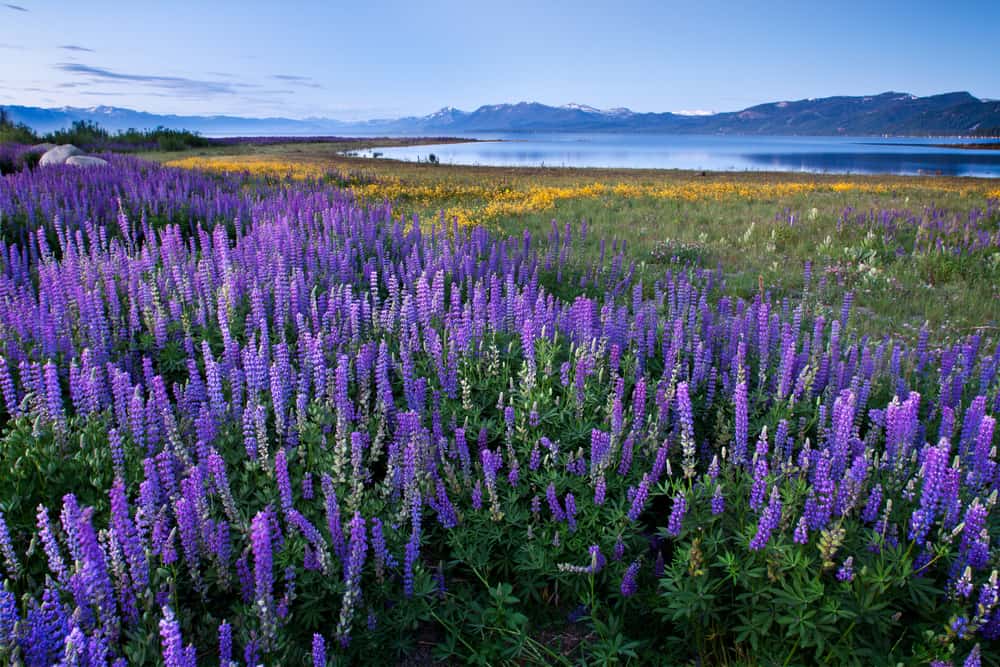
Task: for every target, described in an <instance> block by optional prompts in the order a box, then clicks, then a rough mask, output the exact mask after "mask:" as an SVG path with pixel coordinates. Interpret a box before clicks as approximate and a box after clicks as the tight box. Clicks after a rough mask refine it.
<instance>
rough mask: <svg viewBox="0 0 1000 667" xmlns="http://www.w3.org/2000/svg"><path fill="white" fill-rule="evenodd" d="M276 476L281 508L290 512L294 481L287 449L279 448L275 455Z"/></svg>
mask: <svg viewBox="0 0 1000 667" xmlns="http://www.w3.org/2000/svg"><path fill="white" fill-rule="evenodd" d="M274 477H275V479H276V480H277V482H278V495H279V496H280V498H281V510H282V511H283V512H288V511H289V510H291V509H292V503H293V498H292V482H291V479H290V478H289V476H288V459H287V458H286V456H285V450H284V449H279V450H278V451H277V453H276V454H275V455H274Z"/></svg>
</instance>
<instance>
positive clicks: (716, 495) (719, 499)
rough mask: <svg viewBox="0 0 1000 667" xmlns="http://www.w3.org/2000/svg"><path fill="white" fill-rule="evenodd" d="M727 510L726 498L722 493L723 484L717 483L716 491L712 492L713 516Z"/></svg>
mask: <svg viewBox="0 0 1000 667" xmlns="http://www.w3.org/2000/svg"><path fill="white" fill-rule="evenodd" d="M725 511H726V499H725V497H724V496H723V495H722V486H721V485H719V484H716V485H715V491H714V492H713V493H712V516H718V515H720V514H722V513H723V512H725Z"/></svg>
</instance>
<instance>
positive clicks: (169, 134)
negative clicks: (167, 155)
mask: <svg viewBox="0 0 1000 667" xmlns="http://www.w3.org/2000/svg"><path fill="white" fill-rule="evenodd" d="M8 143H10V144H37V143H53V144H73V145H74V146H76V147H78V148H81V149H83V150H85V151H88V152H100V151H114V152H124V153H129V152H135V151H143V150H161V151H179V150H184V149H185V148H201V147H204V146H210V145H211V144H212V141H211V140H210V139H206V138H205V137H202V136H200V135H199V134H197V133H196V132H190V131H188V130H171V129H168V128H165V127H158V128H156V129H155V130H135V129H129V130H123V131H118V132H115V133H111V132H109V131H108V130H106V129H104V128H103V127H101V126H100V125H98V124H97V123H94V122H91V121H85V120H78V121H75V122H74V123H73V124H72V125H71V126H70V127H68V128H65V129H62V130H55V131H53V132H49V133H48V134H43V135H39V134H37V133H35V131H34V130H32V129H31V128H30V127H28V126H27V125H25V124H24V123H15V122H14V121H13V119H11V118H10V116H9V115H8V114H7V112H6V110H4V109H2V108H0V144H8Z"/></svg>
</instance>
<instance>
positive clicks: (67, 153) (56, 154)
mask: <svg viewBox="0 0 1000 667" xmlns="http://www.w3.org/2000/svg"><path fill="white" fill-rule="evenodd" d="M74 155H83V151H81V150H80V149H79V148H77V147H76V146H74V145H73V144H64V145H62V146H56V147H55V148H50V149H49V150H47V151H45V155H43V156H42V159H41V160H39V161H38V164H40V165H41V166H43V167H48V166H50V165H53V164H65V163H66V160H67V159H68V158H71V157H73V156H74Z"/></svg>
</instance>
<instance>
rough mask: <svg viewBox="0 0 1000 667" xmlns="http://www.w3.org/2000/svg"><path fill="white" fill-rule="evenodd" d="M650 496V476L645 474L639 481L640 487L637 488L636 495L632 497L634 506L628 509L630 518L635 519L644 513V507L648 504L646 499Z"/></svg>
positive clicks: (630, 519)
mask: <svg viewBox="0 0 1000 667" xmlns="http://www.w3.org/2000/svg"><path fill="white" fill-rule="evenodd" d="M648 497H649V477H648V476H643V478H642V481H641V482H639V488H638V489H636V492H635V497H634V498H632V506H631V507H629V510H628V520H629V521H635V520H636V519H638V518H639V515H640V514H642V511H643V509H644V508H645V505H646V499H647V498H648Z"/></svg>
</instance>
